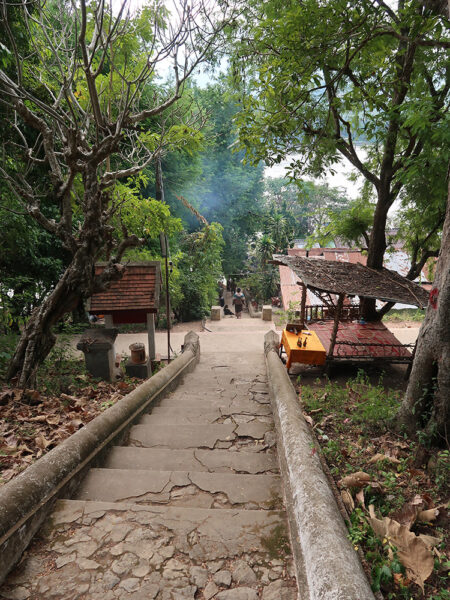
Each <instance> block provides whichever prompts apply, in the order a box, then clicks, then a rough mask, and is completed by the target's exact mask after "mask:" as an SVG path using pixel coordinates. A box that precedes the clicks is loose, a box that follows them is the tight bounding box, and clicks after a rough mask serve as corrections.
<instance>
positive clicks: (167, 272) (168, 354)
mask: <svg viewBox="0 0 450 600" xmlns="http://www.w3.org/2000/svg"><path fill="white" fill-rule="evenodd" d="M166 315H167V362H168V363H170V297H169V264H168V260H167V253H166Z"/></svg>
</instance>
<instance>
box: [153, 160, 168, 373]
mask: <svg viewBox="0 0 450 600" xmlns="http://www.w3.org/2000/svg"><path fill="white" fill-rule="evenodd" d="M155 198H156V200H160V201H162V202H164V184H163V178H162V168H161V155H160V154H158V156H157V158H156V163H155ZM159 237H160V242H161V253H162V256H163V257H164V258H165V264H166V320H167V362H168V363H170V296H169V264H168V256H169V243H168V241H167V236H166V234H165V233H160V236H159Z"/></svg>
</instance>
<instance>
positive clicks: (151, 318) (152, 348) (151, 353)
mask: <svg viewBox="0 0 450 600" xmlns="http://www.w3.org/2000/svg"><path fill="white" fill-rule="evenodd" d="M147 334H148V357H149V359H150V360H155V358H156V345H155V315H154V314H153V313H147Z"/></svg>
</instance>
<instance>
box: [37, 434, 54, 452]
mask: <svg viewBox="0 0 450 600" xmlns="http://www.w3.org/2000/svg"><path fill="white" fill-rule="evenodd" d="M34 441H35V444H36V446H37V447H38V448H40V449H41V450H45V449H46V448H47V447H48V446H50V444H51V441H50V440H47V439H46V438H45V437H44V436H43V435H38V436H36V438H35V439H34Z"/></svg>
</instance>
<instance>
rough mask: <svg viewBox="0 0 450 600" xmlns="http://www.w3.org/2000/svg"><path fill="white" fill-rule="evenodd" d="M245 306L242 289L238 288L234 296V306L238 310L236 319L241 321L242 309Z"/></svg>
mask: <svg viewBox="0 0 450 600" xmlns="http://www.w3.org/2000/svg"><path fill="white" fill-rule="evenodd" d="M244 304H245V296H244V294H243V293H242V291H241V288H239V287H238V288H237V290H236V293H235V294H234V296H233V305H234V308H235V310H236V318H237V319H240V318H241V316H242V309H243V308H244Z"/></svg>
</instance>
